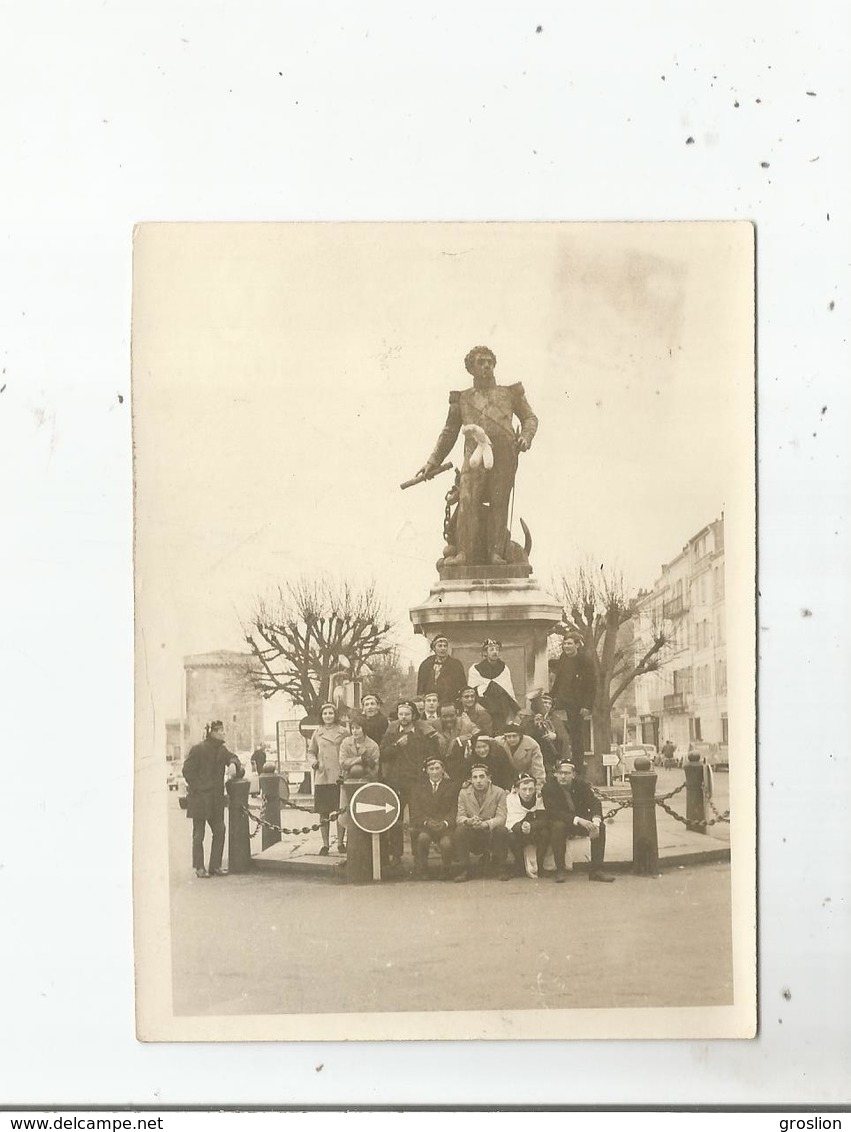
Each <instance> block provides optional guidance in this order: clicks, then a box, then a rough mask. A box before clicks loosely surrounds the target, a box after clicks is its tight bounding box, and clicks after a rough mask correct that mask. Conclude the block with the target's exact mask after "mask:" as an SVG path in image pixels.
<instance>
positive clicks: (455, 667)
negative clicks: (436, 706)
mask: <svg viewBox="0 0 851 1132" xmlns="http://www.w3.org/2000/svg"><path fill="white" fill-rule="evenodd" d="M431 648H432V655H431V656H429V657H426V659H425V660H424V661H423V662H422V664H421V665H420V667H419V671H418V672H417V695H418V696H425V695H427V694H428V693H429V692H436V693H437V699H438V703H441V704H448V703H454V702H455V700H457V699H458V697H459V696H460V695H461V690H462V688H463V687H464V685H465V684H466V683H467V677H466V675H465V673H464V665H463V664H462V663H461V661H460V660H456V659H455V657H454V656H450V655H449V638H448V637H447V636H445V635H444V634H443V633H440V634H438V636H436V637H435V638H434V640H433V641H432V642H431Z"/></svg>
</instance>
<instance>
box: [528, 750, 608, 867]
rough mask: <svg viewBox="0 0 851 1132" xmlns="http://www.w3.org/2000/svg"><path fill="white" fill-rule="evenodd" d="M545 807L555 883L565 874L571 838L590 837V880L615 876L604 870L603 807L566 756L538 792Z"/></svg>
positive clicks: (604, 834)
mask: <svg viewBox="0 0 851 1132" xmlns="http://www.w3.org/2000/svg"><path fill="white" fill-rule="evenodd" d="M541 798H542V799H543V803H544V809H545V810H546V812H547V817H548V818H549V821H550V837H551V840H552V847H553V857H554V858H555V863H556V884H561V883H562V882H563V881H564V879H565V877H566V875H567V864H566V861H565V854H566V852H567V842H568V839H569V838H572V837H590V838H591V872H590V873H589V874H588V879H589V880H596V881H602V882H603V883H607V884H608V883H610V882H611V881H613V880H614V879H615V878H614V877H610V876H607V875H606V873H604V872H603V858H604V857H605V855H606V823H605V822H604V821H603V808H602V806H601V805H600V801H599V799H598V798H597V796H596V795H595V793H594V791H593V789H592V788H591V786H590V785H589V784H588V783H587V782H586V781H585V779H584V778H577V777H576V768H575V767H574V765H573V763H572V762H569V761H568V760H567V759H562V761H561V762H560V763H559V764H558V765H557V767H556V776H555V781H553V780H552V779H548V780H547V781H546V783H545V784H544V788H543V790H542V791H541Z"/></svg>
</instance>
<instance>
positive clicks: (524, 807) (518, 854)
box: [505, 773, 550, 880]
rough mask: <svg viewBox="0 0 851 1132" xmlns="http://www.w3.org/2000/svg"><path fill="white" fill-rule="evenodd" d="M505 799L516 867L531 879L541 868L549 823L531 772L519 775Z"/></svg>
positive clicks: (548, 834) (507, 827)
mask: <svg viewBox="0 0 851 1132" xmlns="http://www.w3.org/2000/svg"><path fill="white" fill-rule="evenodd" d="M505 802H506V814H505V827H506V829H507V830H508V832H509V834H510V836H511V851H512V853H513V854H514V860H515V861H516V863H517V866H518V868H519V869H520V870H521V871H525V873H526V875H527V876H528V877H531V878H532V879H533V880H534V879H536V878H537V877H538V876H539V875H540V874H541V873H542V872H543V871H544V857H545V856H546V852H547V846H548V845H549V841H550V827H549V819H548V817H547V812H546V810H545V809H544V803H543V802H542V801H541V799H540V797H539V796H538V792H537V790H536V787H535V779H534V778H533V777H532V775H531V774H525V773H524V774H521V775H519V776H518V778H517V784H516V786H515V787H514V789H513V790H512V791H511V793H510V794H509V795H508V797H507V798H506V800H505ZM505 879H508V877H506V878H505Z"/></svg>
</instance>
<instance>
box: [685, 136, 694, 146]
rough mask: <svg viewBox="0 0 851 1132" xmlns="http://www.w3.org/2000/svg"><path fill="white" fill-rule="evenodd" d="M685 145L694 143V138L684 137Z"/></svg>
mask: <svg viewBox="0 0 851 1132" xmlns="http://www.w3.org/2000/svg"><path fill="white" fill-rule="evenodd" d="M686 145H694V138H686Z"/></svg>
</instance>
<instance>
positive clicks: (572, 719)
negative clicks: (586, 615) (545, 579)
mask: <svg viewBox="0 0 851 1132" xmlns="http://www.w3.org/2000/svg"><path fill="white" fill-rule="evenodd" d="M582 647H583V640H582V637H581V636H580V634H579V633H576V632H570V633H567V634H566V636H565V637H564V640H563V641H562V643H561V656H560V658H559V660H558V662H557V663H556V666H555V669H554V672H553V686H552V689H551V692H552V697H553V708H554V710H555V711H558V712H563V713H564V719H565V720H566V722H567V733H568V735H569V736H570V749H571V759H572V762H573V765H574V766H575V767H576V770H577V773H578V774H582V772H583V770H584V768H585V720H586V719H590V718H591V710H592V708H593V707H594V697H595V696H596V694H597V676H596V674H595V672H594V666H593V665H592V663H591V661H590V659H589V658H588V657H587V656H586V655H585V654H584V653H583V652H582V651H581V649H582Z"/></svg>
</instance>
